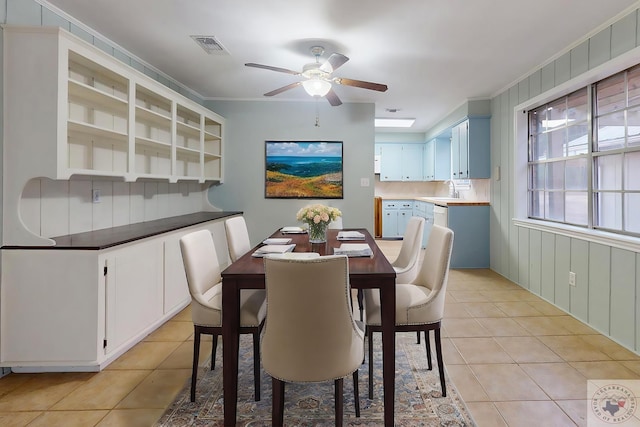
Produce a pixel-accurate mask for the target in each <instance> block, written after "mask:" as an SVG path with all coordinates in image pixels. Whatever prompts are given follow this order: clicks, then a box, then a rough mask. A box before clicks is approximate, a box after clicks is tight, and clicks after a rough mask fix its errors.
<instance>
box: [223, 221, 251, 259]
mask: <svg viewBox="0 0 640 427" xmlns="http://www.w3.org/2000/svg"><path fill="white" fill-rule="evenodd" d="M224 229H225V232H226V235H227V245H228V246H229V257H230V258H231V261H232V262H235V261H236V260H237V259H238V258H240V257H241V256H242V255H244V254H246V253H247V252H249V250H250V249H251V241H250V240H249V231H248V230H247V223H246V222H245V220H244V217H242V216H236V217H233V218H229V219H228V220H226V221H225V222H224Z"/></svg>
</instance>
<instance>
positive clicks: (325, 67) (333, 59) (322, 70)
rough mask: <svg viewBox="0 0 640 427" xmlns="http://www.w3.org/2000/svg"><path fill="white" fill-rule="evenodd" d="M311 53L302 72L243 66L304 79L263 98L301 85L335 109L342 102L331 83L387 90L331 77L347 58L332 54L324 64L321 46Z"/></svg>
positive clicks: (358, 81)
mask: <svg viewBox="0 0 640 427" xmlns="http://www.w3.org/2000/svg"><path fill="white" fill-rule="evenodd" d="M311 53H312V54H313V55H314V56H315V58H316V61H315V62H311V63H309V64H306V65H305V66H304V67H302V72H298V71H293V70H289V69H286V68H280V67H272V66H270V65H262V64H255V63H252V62H250V63H247V64H244V65H246V66H247V67H255V68H264V69H265V70H271V71H277V72H279V73H287V74H293V75H294V76H303V77H304V78H305V80H302V81H299V82H295V83H291V84H288V85H286V86H283V87H281V88H279V89H275V90H272V91H271V92H267V93H265V94H264V96H274V95H278V94H279V93H282V92H284V91H287V90H289V89H293V88H294V87H297V86H300V85H302V87H303V88H304V90H305V91H306V92H307V93H308V94H309V95H311V96H317V97H320V98H321V97H323V96H326V98H327V101H329V103H330V104H331V105H333V106H334V107H335V106H338V105H340V104H342V101H340V98H338V95H336V93H335V92H334V91H333V88H332V86H331V83H335V84H339V85H345V86H354V87H359V88H363V89H370V90H377V91H379V92H385V91H386V90H387V85H383V84H380V83H372V82H365V81H362V80H353V79H346V78H343V77H333V76H332V75H331V74H332V73H333V72H334V71H335V70H337V69H338V68H339V67H340V66H341V65H343V64H344V63H345V62H347V61H348V60H349V58H347V57H346V56H344V55H342V54H340V53H332V54H331V56H329V58H327V60H326V61H325V62H324V63H320V57H321V56H322V54H323V53H324V48H323V47H322V46H313V47H311Z"/></svg>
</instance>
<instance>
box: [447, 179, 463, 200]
mask: <svg viewBox="0 0 640 427" xmlns="http://www.w3.org/2000/svg"><path fill="white" fill-rule="evenodd" d="M444 183H445V184H449V197H453V198H454V199H457V198H458V197H459V196H460V195H459V194H458V192H457V191H456V183H455V182H453V180H452V179H448V180H446V181H445V182H444Z"/></svg>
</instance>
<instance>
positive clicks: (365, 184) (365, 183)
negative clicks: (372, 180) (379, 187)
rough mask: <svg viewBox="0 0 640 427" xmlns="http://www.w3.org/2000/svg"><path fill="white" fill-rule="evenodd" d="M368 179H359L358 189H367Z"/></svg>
mask: <svg viewBox="0 0 640 427" xmlns="http://www.w3.org/2000/svg"><path fill="white" fill-rule="evenodd" d="M368 186H369V178H360V187H368Z"/></svg>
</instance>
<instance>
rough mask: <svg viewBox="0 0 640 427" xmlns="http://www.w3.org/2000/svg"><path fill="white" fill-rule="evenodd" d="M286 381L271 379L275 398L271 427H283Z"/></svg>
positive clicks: (272, 402)
mask: <svg viewBox="0 0 640 427" xmlns="http://www.w3.org/2000/svg"><path fill="white" fill-rule="evenodd" d="M284 384H285V383H284V381H280V380H278V379H276V378H273V377H272V378H271V387H272V388H273V398H272V401H271V426H272V427H282V425H283V421H284Z"/></svg>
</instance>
